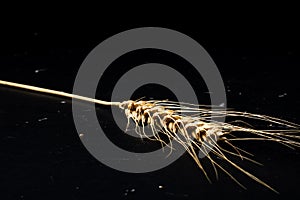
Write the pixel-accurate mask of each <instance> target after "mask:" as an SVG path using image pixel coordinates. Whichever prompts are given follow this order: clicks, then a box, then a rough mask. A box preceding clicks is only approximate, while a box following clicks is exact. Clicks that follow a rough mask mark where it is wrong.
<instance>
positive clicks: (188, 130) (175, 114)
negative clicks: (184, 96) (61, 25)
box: [0, 80, 300, 193]
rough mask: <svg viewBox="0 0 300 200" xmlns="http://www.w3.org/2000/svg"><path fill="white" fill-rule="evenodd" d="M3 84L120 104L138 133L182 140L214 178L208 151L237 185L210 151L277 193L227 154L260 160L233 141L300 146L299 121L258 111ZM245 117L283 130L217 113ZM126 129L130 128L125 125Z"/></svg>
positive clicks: (115, 104) (192, 155) (156, 137)
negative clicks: (207, 163) (261, 127)
mask: <svg viewBox="0 0 300 200" xmlns="http://www.w3.org/2000/svg"><path fill="white" fill-rule="evenodd" d="M0 85H6V86H11V87H16V88H22V89H27V90H31V91H37V92H42V93H47V94H53V95H58V96H63V97H68V98H73V99H78V100H82V101H87V102H92V103H96V104H101V105H108V106H118V107H119V108H120V109H122V110H124V111H125V115H126V117H127V119H128V125H129V123H130V120H133V122H134V123H135V125H136V126H135V127H136V128H135V130H136V133H137V134H139V135H140V136H141V137H147V138H148V139H151V140H155V141H159V142H160V143H161V144H162V146H167V147H169V148H170V149H171V151H170V153H171V152H172V150H173V147H172V142H173V141H176V142H178V143H180V144H181V145H182V146H183V147H184V148H185V150H186V151H187V152H188V153H189V155H190V156H191V157H192V158H193V160H194V161H195V162H196V164H197V165H198V167H199V168H200V169H201V170H202V172H203V173H204V175H205V177H206V178H207V180H208V181H209V182H211V180H210V178H209V176H208V174H207V173H206V171H205V169H204V168H203V166H202V164H201V162H200V159H199V157H198V155H197V152H200V153H201V154H202V155H205V156H206V157H207V158H208V159H209V161H210V162H211V164H212V166H213V168H214V171H215V174H216V177H218V172H217V169H218V168H219V169H220V170H222V171H224V172H225V173H226V174H227V175H228V176H229V177H230V178H231V179H232V180H233V181H235V182H236V183H237V184H238V185H240V186H241V187H243V188H245V186H243V185H242V184H241V183H240V182H239V181H238V180H237V179H236V178H234V176H233V175H231V174H230V173H229V172H228V171H227V170H226V169H224V168H223V167H222V166H221V165H220V164H219V163H218V162H217V161H216V160H215V159H213V157H212V156H211V154H214V155H216V156H217V157H219V158H221V159H223V160H225V161H226V162H228V163H229V164H230V165H231V166H233V167H234V168H236V169H238V170H240V171H241V172H243V173H244V174H246V175H247V176H249V177H250V178H251V179H253V180H255V181H256V182H258V183H260V184H262V185H263V186H265V187H267V188H269V189H270V190H272V191H274V192H276V193H277V191H276V190H275V189H274V188H272V187H271V186H269V185H268V184H267V183H265V182H263V181H262V180H260V179H258V178H257V177H256V176H254V175H252V174H251V173H249V172H248V171H246V170H244V169H243V168H241V167H240V166H238V165H237V164H235V163H234V162H233V161H232V160H231V159H229V158H228V156H226V154H230V155H233V156H237V157H240V158H241V159H245V160H248V161H251V162H253V163H256V164H260V163H258V162H256V161H255V160H253V159H251V158H249V157H247V156H245V154H248V156H249V155H251V154H250V153H248V152H246V151H245V150H243V149H241V148H238V147H236V146H234V145H233V144H232V142H233V141H242V140H247V141H249V140H264V141H273V142H278V143H281V144H283V145H285V146H287V147H289V148H294V147H300V142H299V139H300V136H299V135H297V134H298V133H299V132H300V126H299V125H298V124H295V123H292V122H289V121H286V120H282V119H278V118H274V117H270V116H266V115H259V114H251V113H245V112H238V111H230V110H229V111H228V110H222V109H219V110H218V109H213V110H212V109H210V108H211V106H206V105H194V104H188V103H182V102H172V101H156V100H151V101H142V100H140V101H133V100H128V101H124V102H107V101H102V100H97V99H93V98H88V97H84V96H79V95H75V94H69V93H65V92H61V91H56V90H50V89H45V88H40V87H35V86H30V85H24V84H19V83H14V82H8V81H2V80H0ZM228 116H229V117H242V118H250V119H254V120H260V121H266V122H269V123H275V124H278V125H280V126H282V127H283V128H282V129H280V130H258V129H254V128H248V127H242V126H238V125H234V123H233V122H231V123H226V122H218V121H216V120H214V119H215V118H218V117H228ZM147 125H149V127H150V129H151V132H152V135H151V136H148V135H147V134H146V133H145V126H147ZM126 129H127V128H126ZM235 132H246V133H250V134H252V135H251V137H235V136H234V133H235ZM159 133H162V134H164V135H165V136H167V138H168V141H167V142H166V141H164V140H162V139H161V137H160V136H159ZM221 142H224V143H226V144H227V145H229V146H230V147H231V148H232V150H231V151H230V150H228V149H225V148H223V147H221V146H220V145H219V143H221Z"/></svg>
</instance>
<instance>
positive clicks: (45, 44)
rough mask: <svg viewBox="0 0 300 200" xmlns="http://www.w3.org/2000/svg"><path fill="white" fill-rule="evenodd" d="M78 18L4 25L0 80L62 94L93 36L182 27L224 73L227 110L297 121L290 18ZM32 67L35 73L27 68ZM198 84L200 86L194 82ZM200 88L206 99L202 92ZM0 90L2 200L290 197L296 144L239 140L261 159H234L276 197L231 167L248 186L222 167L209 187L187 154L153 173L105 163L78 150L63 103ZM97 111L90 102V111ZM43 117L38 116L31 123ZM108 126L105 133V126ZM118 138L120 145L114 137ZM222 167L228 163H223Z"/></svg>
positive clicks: (295, 180) (294, 36) (295, 40)
mask: <svg viewBox="0 0 300 200" xmlns="http://www.w3.org/2000/svg"><path fill="white" fill-rule="evenodd" d="M37 17H38V16H37ZM20 18H21V17H20ZM20 18H19V19H20ZM96 19H97V18H96ZM20 20H21V19H20ZM17 21H18V20H17ZM41 21H42V20H41ZM87 21H88V20H86V21H85V20H81V21H80V22H79V21H77V20H65V21H64V20H57V21H55V22H54V21H53V22H52V21H44V22H43V21H42V22H38V21H36V22H35V23H28V21H26V20H21V21H20V22H19V23H15V22H13V23H9V26H7V27H6V26H5V27H3V29H2V30H1V50H0V51H1V52H0V79H1V80H7V81H15V82H19V83H26V84H32V85H35V86H40V87H46V88H51V89H56V90H62V91H66V92H71V91H72V87H73V82H74V80H75V76H76V73H77V70H78V69H79V67H80V65H81V63H82V62H83V60H84V58H85V57H86V56H87V55H88V53H89V52H90V51H91V50H92V49H93V48H94V47H95V46H97V45H98V44H99V43H100V42H101V41H103V40H104V39H106V38H108V37H110V36H112V35H114V34H117V33H119V32H121V31H124V30H128V29H131V28H137V27H144V26H159V27H165V28H170V29H174V30H177V31H180V32H182V33H184V34H186V35H188V36H190V37H192V38H193V39H195V40H196V41H197V42H199V43H200V44H201V45H202V46H203V47H204V48H205V49H206V50H207V52H208V53H209V54H210V55H211V57H212V58H213V60H214V61H215V63H216V65H217V66H218V68H219V70H220V72H221V75H222V77H223V80H224V84H225V86H226V89H227V98H228V99H227V101H228V106H229V107H232V108H235V109H236V110H240V111H248V112H254V113H259V114H267V115H272V116H275V117H280V118H284V119H287V120H290V121H293V122H296V123H300V121H299V102H300V98H299V93H298V92H299V84H298V83H299V80H298V77H299V73H298V68H299V66H300V59H299V56H300V51H299V44H300V43H299V41H300V40H299V36H298V35H299V31H298V30H297V27H296V24H295V22H294V21H290V19H289V18H287V19H283V18H281V17H278V18H272V17H268V18H264V19H256V20H254V19H250V20H240V21H232V20H223V21H219V20H217V21H214V22H206V20H204V19H197V18H196V17H194V18H191V19H185V20H181V21H176V20H165V22H162V21H161V20H156V21H152V20H148V21H146V22H144V21H143V22H142V20H140V21H139V22H137V21H136V20H129V21H130V22H126V23H124V22H119V21H117V22H116V21H115V22H104V20H103V19H101V20H100V19H99V21H97V20H96V22H95V23H87ZM89 22H90V21H89ZM41 24H42V25H41ZM132 62H134V61H132ZM37 69H43V70H41V71H40V72H39V73H35V70H37ZM115 73H118V68H116V69H115ZM190 75H191V77H193V74H190ZM194 81H195V80H194ZM197 90H199V91H202V92H203V88H202V87H201V86H199V88H198V89H197ZM158 93H159V92H158ZM161 93H162V92H161ZM202 94H203V96H207V93H205V92H203V93H202ZM97 95H99V97H101V94H97ZM141 95H143V94H141ZM153 95H157V96H158V97H159V94H153ZM161 95H163V94H161ZM200 96H201V94H200ZM0 97H1V100H0V103H1V104H0V133H1V134H0V149H1V150H0V160H1V165H0V172H1V174H0V191H1V194H0V195H1V196H3V197H4V198H3V199H6V198H12V199H33V198H43V199H45V198H58V199H62V198H67V199H95V198H98V199H99V198H100V199H102V198H103V197H107V198H113V199H128V198H129V199H131V198H136V199H140V198H146V199H148V198H151V199H152V198H165V199H189V198H202V199H207V198H209V199H211V198H213V199H214V198H225V197H226V198H228V197H244V198H246V197H247V198H257V197H268V198H285V197H287V196H290V195H291V194H292V195H298V192H297V189H298V186H299V183H300V182H299V173H298V172H299V167H300V165H299V164H300V159H299V150H291V149H288V148H285V147H282V146H280V145H277V144H274V143H271V144H270V143H267V142H245V143H241V144H240V147H244V146H245V149H247V150H248V151H250V152H252V153H253V154H255V159H256V160H257V161H259V162H261V163H263V164H264V166H262V167H260V166H256V165H254V164H251V163H249V162H246V161H237V162H238V164H240V165H241V166H243V167H245V168H246V169H247V170H249V171H250V172H252V173H253V174H254V175H257V176H258V177H259V178H261V179H262V180H264V181H266V182H267V183H269V184H270V185H271V186H273V187H274V188H276V189H277V190H278V191H279V192H280V193H281V194H280V195H277V194H274V193H273V192H271V191H269V190H268V189H266V188H264V187H263V186H261V185H259V184H257V183H256V182H254V181H252V180H251V179H250V178H248V177H246V176H244V175H243V174H242V173H240V172H237V171H235V170H232V173H233V174H234V175H235V177H236V178H237V179H238V180H240V181H241V182H242V183H243V184H244V185H245V186H246V187H247V188H248V189H247V190H244V189H242V188H240V187H239V186H238V185H236V184H235V183H234V182H233V181H232V180H230V178H228V176H226V175H225V174H224V173H221V172H220V180H214V179H213V184H209V183H208V182H207V181H206V179H205V177H204V176H203V174H202V173H201V172H200V170H199V169H198V168H197V166H196V165H195V163H194V162H193V160H192V159H191V158H190V157H189V155H184V156H182V157H181V158H180V159H179V160H177V161H176V162H174V163H173V164H171V165H170V166H168V167H166V168H164V169H161V170H159V171H156V172H152V173H146V174H127V173H123V172H119V171H116V170H113V169H110V168H108V167H106V166H105V165H103V164H101V163H100V162H98V161H97V160H96V159H94V158H93V157H92V156H91V155H90V154H89V153H88V152H87V150H86V149H85V147H84V146H83V145H82V144H81V142H80V139H79V138H78V135H77V132H76V129H75V126H74V122H73V119H72V112H71V101H70V100H68V99H64V98H60V97H53V96H48V95H42V94H37V93H34V92H27V91H22V90H18V89H12V88H8V87H3V86H0ZM105 98H106V97H105ZM61 101H66V103H62V102H61ZM106 110H107V108H101V107H100V108H98V111H99V112H105V111H106ZM43 118H47V119H46V120H42V121H41V120H40V121H39V119H43ZM104 121H105V119H104ZM105 123H108V124H110V123H111V122H109V121H108V122H107V121H105ZM109 133H111V134H114V129H111V130H110V131H109ZM109 133H108V134H109ZM119 142H120V143H122V142H123V141H122V138H121V139H120V141H119ZM126 142H127V140H126ZM132 143H133V144H132V145H133V146H134V145H137V146H142V144H143V143H142V142H140V143H139V141H138V140H137V141H132ZM136 143H139V144H136ZM127 146H130V144H127ZM224 166H227V167H229V168H230V166H228V165H226V163H224ZM207 167H210V166H207ZM160 185H161V186H163V188H159V186H160Z"/></svg>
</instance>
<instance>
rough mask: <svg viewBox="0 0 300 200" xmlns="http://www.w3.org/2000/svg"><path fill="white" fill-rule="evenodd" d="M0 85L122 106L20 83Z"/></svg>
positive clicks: (2, 82)
mask: <svg viewBox="0 0 300 200" xmlns="http://www.w3.org/2000/svg"><path fill="white" fill-rule="evenodd" d="M0 85H7V86H11V87H15V88H23V89H27V90H31V91H36V92H41V93H47V94H54V95H58V96H63V97H69V98H73V99H78V100H82V101H87V102H92V103H96V104H101V105H107V106H119V105H120V102H108V101H102V100H98V99H93V98H89V97H84V96H80V95H76V94H70V93H66V92H61V91H56V90H50V89H46V88H40V87H35V86H31V85H25V84H20V83H13V82H8V81H2V80H0Z"/></svg>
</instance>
